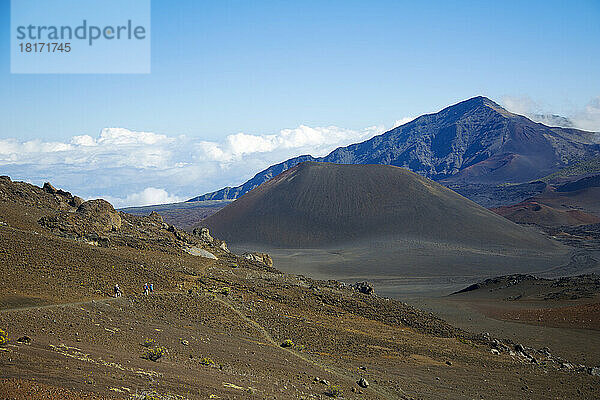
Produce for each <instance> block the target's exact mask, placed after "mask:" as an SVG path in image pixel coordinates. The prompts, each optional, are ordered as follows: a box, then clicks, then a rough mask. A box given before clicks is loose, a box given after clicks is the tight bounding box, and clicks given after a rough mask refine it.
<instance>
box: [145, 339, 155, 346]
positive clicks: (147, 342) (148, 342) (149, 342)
mask: <svg viewBox="0 0 600 400" xmlns="http://www.w3.org/2000/svg"><path fill="white" fill-rule="evenodd" d="M155 344H156V342H155V341H154V339H144V342H143V343H142V346H144V347H152V346H154V345H155Z"/></svg>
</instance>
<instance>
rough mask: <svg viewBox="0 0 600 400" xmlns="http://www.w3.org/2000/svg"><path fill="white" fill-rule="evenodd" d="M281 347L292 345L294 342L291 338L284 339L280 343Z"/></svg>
mask: <svg viewBox="0 0 600 400" xmlns="http://www.w3.org/2000/svg"><path fill="white" fill-rule="evenodd" d="M281 347H294V342H292V341H291V339H286V340H284V341H283V343H281Z"/></svg>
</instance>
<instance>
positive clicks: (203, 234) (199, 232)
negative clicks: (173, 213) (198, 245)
mask: <svg viewBox="0 0 600 400" xmlns="http://www.w3.org/2000/svg"><path fill="white" fill-rule="evenodd" d="M192 233H193V234H194V235H196V236H198V237H200V240H202V241H203V242H206V243H212V242H213V240H214V239H213V237H212V236H210V231H209V230H208V228H206V227H202V228H195V229H194V230H193V231H192Z"/></svg>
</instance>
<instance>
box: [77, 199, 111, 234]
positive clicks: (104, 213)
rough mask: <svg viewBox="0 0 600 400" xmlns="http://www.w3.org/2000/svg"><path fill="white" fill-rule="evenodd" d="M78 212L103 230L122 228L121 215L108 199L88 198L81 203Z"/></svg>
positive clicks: (98, 228)
mask: <svg viewBox="0 0 600 400" xmlns="http://www.w3.org/2000/svg"><path fill="white" fill-rule="evenodd" d="M77 213H78V214H80V215H81V216H83V217H85V218H87V219H88V220H89V221H90V222H91V223H92V224H93V226H94V227H95V228H96V229H97V230H99V231H101V232H109V231H113V230H118V229H120V228H121V216H120V215H119V213H118V212H117V211H115V209H114V208H113V206H112V205H111V204H110V203H109V202H108V201H106V200H102V199H97V200H88V201H84V202H83V203H81V205H80V206H79V207H78V208H77Z"/></svg>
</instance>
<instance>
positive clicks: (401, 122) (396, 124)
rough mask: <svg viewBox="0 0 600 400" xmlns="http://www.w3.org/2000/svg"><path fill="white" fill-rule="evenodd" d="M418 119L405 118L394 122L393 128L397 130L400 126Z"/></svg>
mask: <svg viewBox="0 0 600 400" xmlns="http://www.w3.org/2000/svg"><path fill="white" fill-rule="evenodd" d="M415 118H416V117H404V118H401V119H397V120H396V121H394V125H393V127H394V128H396V127H398V126H401V125H404V124H408V123H409V122H410V121H412V120H414V119H415Z"/></svg>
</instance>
